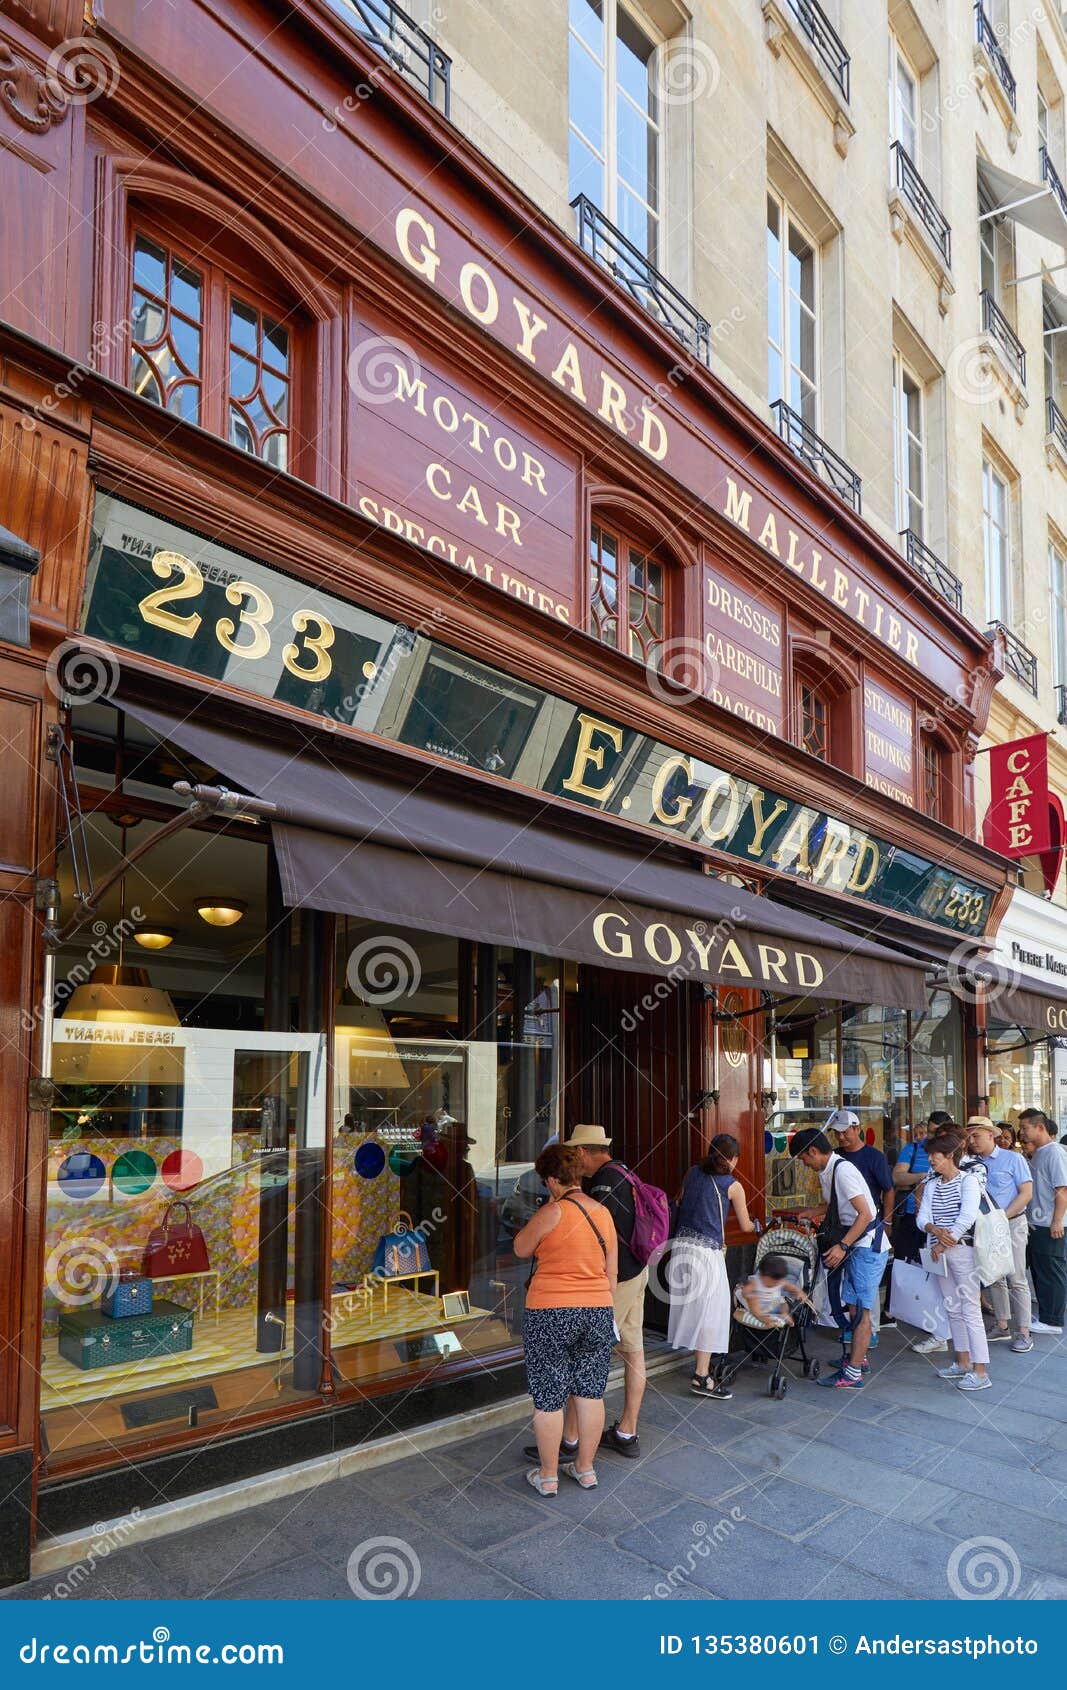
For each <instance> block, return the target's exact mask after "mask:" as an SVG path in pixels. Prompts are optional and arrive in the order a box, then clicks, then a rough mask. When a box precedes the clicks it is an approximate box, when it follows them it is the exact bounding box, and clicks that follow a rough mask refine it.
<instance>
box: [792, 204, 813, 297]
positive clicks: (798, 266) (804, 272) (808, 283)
mask: <svg viewBox="0 0 1067 1690" xmlns="http://www.w3.org/2000/svg"><path fill="white" fill-rule="evenodd" d="M789 288H790V291H791V292H792V293H795V294H797V295H798V296H799V298H800V299H802V300H803V302H804V304H805V305H806V306H807V308H808V310H809V311H814V310H815V255H814V253H813V251H812V249H811V246H810V245H809V244H808V242H807V241H806V240H805V239H804V236H803V235H802V234H801V233H800V231H799V229H797V228H795V227H794V226H793V225H792V224H790V226H789Z"/></svg>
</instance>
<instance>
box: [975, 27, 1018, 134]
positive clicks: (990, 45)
mask: <svg viewBox="0 0 1067 1690" xmlns="http://www.w3.org/2000/svg"><path fill="white" fill-rule="evenodd" d="M974 22H975V29H976V31H977V34H978V44H979V46H981V47H984V48H985V50H986V52H987V53H988V54H989V57H990V58H991V59H992V61H993V69H994V70H995V71H996V73H997V81H998V82H999V83H1000V86H1001V87H1002V88H1003V90H1004V92H1005V94H1006V95H1007V98H1008V104H1009V105H1010V106H1011V109H1012V111H1014V110H1015V78H1014V76H1013V75H1012V74H1011V66H1010V65H1009V63H1008V61H1007V59H1006V58H1005V56H1004V49H1003V47H1002V46H1001V45H1000V42H999V41H998V40H997V32H996V30H995V29H994V28H993V25H992V23H991V22H990V18H989V13H988V12H987V11H986V9H985V7H984V6H983V4H982V0H978V3H977V5H976V6H975V8H974Z"/></svg>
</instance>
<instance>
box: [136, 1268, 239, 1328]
mask: <svg viewBox="0 0 1067 1690" xmlns="http://www.w3.org/2000/svg"><path fill="white" fill-rule="evenodd" d="M189 1279H196V1280H199V1282H200V1283H199V1285H198V1287H197V1289H198V1292H199V1295H200V1308H199V1311H198V1312H199V1317H200V1319H201V1320H203V1318H204V1293H205V1291H206V1290H207V1285H206V1283H205V1281H206V1280H209V1279H213V1280H214V1281H215V1325H216V1326H217V1325H218V1324H219V1315H220V1314H221V1313H222V1274H221V1272H220V1270H219V1269H218V1268H201V1269H199V1271H198V1272H196V1273H156V1274H153V1275H152V1283H153V1285H181V1284H183V1283H184V1282H185V1281H186V1280H189Z"/></svg>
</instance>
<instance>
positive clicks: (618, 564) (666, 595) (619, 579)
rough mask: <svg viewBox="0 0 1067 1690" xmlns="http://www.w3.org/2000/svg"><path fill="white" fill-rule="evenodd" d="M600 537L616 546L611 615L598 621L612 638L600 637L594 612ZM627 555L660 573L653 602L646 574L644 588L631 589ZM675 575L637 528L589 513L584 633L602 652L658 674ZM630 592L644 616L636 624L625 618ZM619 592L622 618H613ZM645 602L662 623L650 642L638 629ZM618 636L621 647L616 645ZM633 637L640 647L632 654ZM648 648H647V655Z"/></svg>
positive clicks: (676, 587)
mask: <svg viewBox="0 0 1067 1690" xmlns="http://www.w3.org/2000/svg"><path fill="white" fill-rule="evenodd" d="M605 533H606V534H608V535H610V537H611V538H612V539H613V540H614V541H615V546H616V552H615V571H614V573H615V584H616V600H615V613H614V616H611V615H608V616H605V617H604V618H603V619H602V620H603V621H605V622H610V621H613V622H614V624H615V638H614V640H611V639H608V638H606V637H605V635H604V632H603V628H602V621H601V619H600V618H599V617H598V612H597V604H598V601H600V602H604V601H603V594H602V592H601V591H600V590H599V587H600V581H601V580H602V573H603V561H602V559H603V536H604V534H605ZM631 554H633V555H636V556H637V557H638V558H640V560H641V562H642V563H643V564H644V565H645V566H646V568H647V566H648V565H652V566H654V567H655V568H656V569H658V570H659V571H660V581H661V583H662V590H661V592H660V594H659V596H658V598H657V597H656V595H655V594H652V595H651V598H650V595H649V592H648V588H647V576H646V586H645V587H644V588H643V589H637V588H633V587H631V582H630V568H631ZM624 559H625V565H624V563H623V560H624ZM675 573H676V572H675V568H674V566H673V563H672V560H671V558H670V557H669V556H667V555H666V554H665V552H664V551H663V549H662V548H661V547H659V546H658V545H656V544H655V543H654V542H651V541H650V540H648V539H646V538H645V537H644V536H643V535H642V533H641V532H640V531H639V530H638V529H636V528H633V527H631V526H630V525H629V524H627V523H626V522H619V521H617V520H616V519H615V518H614V517H613V516H612V515H611V514H609V513H608V512H603V513H598V512H596V511H594V512H593V513H592V515H591V517H590V521H589V543H588V546H587V548H586V577H585V590H586V599H587V610H586V619H585V625H586V631H587V633H588V634H589V635H590V636H591V637H592V638H593V639H594V640H596V642H597V644H598V645H602V646H604V647H606V649H607V650H608V651H615V652H618V654H619V656H620V657H626V658H629V659H630V661H631V662H633V663H640V664H642V665H643V666H644V667H645V668H650V669H654V670H656V671H658V670H659V667H660V659H661V658H662V654H663V650H664V647H666V646H667V645H668V643H669V642H670V641H671V639H672V638H673V637H674V627H673V618H674V616H675V614H676V612H677V610H678V608H679V606H680V600H681V590H680V584H679V583H677V582H676V581H675V579H674V577H675ZM635 591H639V592H640V593H641V598H642V601H643V604H644V614H643V615H642V618H641V620H640V621H639V622H637V623H635V622H634V621H633V620H632V619H631V615H630V609H631V603H632V598H631V595H632V593H633V592H635ZM623 593H625V595H626V617H625V620H623V618H622V617H621V616H620V614H619V602H620V598H621V596H622V594H623ZM649 602H651V603H653V604H658V605H659V606H660V610H661V623H662V626H661V630H660V633H659V635H658V636H656V635H655V634H653V636H652V639H651V642H648V641H646V636H645V634H643V633H642V632H641V631H640V630H641V627H642V624H643V622H644V616H645V614H647V607H648V604H649ZM624 634H625V643H622V640H623V635H624ZM635 638H636V639H637V641H638V644H639V646H640V648H641V649H640V650H638V651H635V650H634V641H635ZM649 644H651V646H652V648H653V649H652V651H651V654H650V650H649Z"/></svg>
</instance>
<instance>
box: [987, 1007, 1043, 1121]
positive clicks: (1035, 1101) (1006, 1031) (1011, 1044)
mask: <svg viewBox="0 0 1067 1690" xmlns="http://www.w3.org/2000/svg"><path fill="white" fill-rule="evenodd" d="M985 1051H986V1084H987V1086H988V1089H989V1114H990V1115H991V1116H992V1117H993V1119H994V1121H1010V1122H1011V1124H1012V1126H1013V1127H1014V1126H1017V1125H1018V1122H1019V1115H1020V1113H1021V1112H1022V1110H1024V1109H1044V1110H1046V1111H1047V1112H1048V1113H1050V1114H1052V1115H1053V1118H1055V1111H1054V1110H1053V1104H1052V1074H1051V1063H1050V1057H1049V1042H1048V1040H1047V1039H1039V1040H1037V1041H1036V1042H1034V1043H1032V1042H1031V1041H1030V1039H1029V1038H1028V1036H1027V1034H1026V1033H1025V1032H1022V1031H1020V1029H1019V1028H1018V1027H1008V1026H1005V1025H1003V1023H996V1022H994V1023H992V1024H991V1025H990V1027H989V1029H988V1031H987V1033H986V1047H985Z"/></svg>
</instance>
